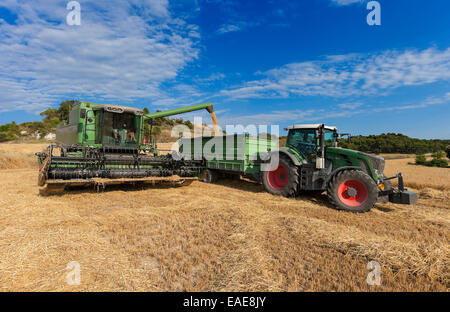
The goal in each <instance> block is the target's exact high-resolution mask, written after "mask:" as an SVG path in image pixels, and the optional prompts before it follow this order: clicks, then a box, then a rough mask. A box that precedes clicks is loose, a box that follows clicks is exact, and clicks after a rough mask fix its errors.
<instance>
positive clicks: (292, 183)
mask: <svg viewBox="0 0 450 312" xmlns="http://www.w3.org/2000/svg"><path fill="white" fill-rule="evenodd" d="M262 184H263V186H264V189H265V190H266V191H267V192H269V193H270V194H273V195H281V196H284V197H289V196H295V193H296V191H297V186H298V167H297V166H296V165H294V164H293V163H292V161H291V160H290V159H287V158H286V157H280V159H279V163H278V167H277V168H276V169H275V170H273V171H263V172H262Z"/></svg>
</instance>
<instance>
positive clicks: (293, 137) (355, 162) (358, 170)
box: [261, 124, 417, 212]
mask: <svg viewBox="0 0 450 312" xmlns="http://www.w3.org/2000/svg"><path fill="white" fill-rule="evenodd" d="M285 130H287V131H288V135H287V141H286V146H285V147H282V148H280V149H279V151H271V152H269V153H267V154H266V155H265V157H264V161H265V162H269V161H270V160H271V158H272V157H278V164H277V165H276V167H275V168H271V170H268V171H261V181H262V184H263V185H264V188H265V189H266V190H267V192H269V193H271V194H274V195H282V196H295V195H297V194H298V193H300V192H303V191H312V192H320V193H321V192H323V191H326V192H327V196H328V199H329V201H330V203H331V204H332V205H333V206H335V207H336V208H337V209H340V210H346V211H353V212H366V211H369V210H370V209H371V208H372V207H373V206H374V204H375V203H376V202H377V201H381V202H386V201H391V202H394V203H398V204H414V203H416V202H417V194H416V193H414V192H411V191H407V190H405V188H404V185H403V177H402V175H401V173H399V174H397V175H396V176H394V177H389V178H388V177H386V176H385V175H384V174H383V171H384V166H385V160H384V158H383V157H380V156H376V155H372V154H368V153H363V152H359V151H354V150H350V149H345V148H340V147H338V138H339V137H340V135H339V134H338V133H337V128H336V127H330V126H325V125H324V124H310V125H295V126H291V127H288V128H286V129H285ZM396 178H397V179H398V189H394V188H393V187H392V185H391V182H390V180H392V179H396Z"/></svg>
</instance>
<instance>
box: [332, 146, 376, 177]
mask: <svg viewBox="0 0 450 312" xmlns="http://www.w3.org/2000/svg"><path fill="white" fill-rule="evenodd" d="M328 153H330V154H335V155H343V156H347V157H350V158H353V157H356V158H360V159H361V158H366V159H367V160H368V161H369V162H370V165H371V166H372V168H373V169H375V170H376V171H377V173H378V175H383V172H384V166H385V160H384V158H383V157H381V156H377V155H374V154H369V153H364V152H360V151H355V150H352V149H348V148H342V147H328V148H327V154H328Z"/></svg>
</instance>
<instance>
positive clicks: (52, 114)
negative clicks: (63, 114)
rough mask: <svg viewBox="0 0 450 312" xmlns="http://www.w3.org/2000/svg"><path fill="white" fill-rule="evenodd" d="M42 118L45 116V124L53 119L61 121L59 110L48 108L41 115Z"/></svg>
mask: <svg viewBox="0 0 450 312" xmlns="http://www.w3.org/2000/svg"><path fill="white" fill-rule="evenodd" d="M40 115H41V116H44V122H45V121H47V120H50V119H52V118H58V119H59V113H58V110H57V109H54V108H50V107H49V108H47V109H46V110H45V111H43V112H42V113H40Z"/></svg>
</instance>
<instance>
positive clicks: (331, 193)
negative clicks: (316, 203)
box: [327, 170, 378, 212]
mask: <svg viewBox="0 0 450 312" xmlns="http://www.w3.org/2000/svg"><path fill="white" fill-rule="evenodd" d="M327 196H328V199H329V201H330V203H331V204H332V205H333V206H334V207H335V208H336V209H338V210H345V211H351V212H366V211H369V210H370V209H372V207H373V206H374V205H375V203H376V201H377V197H378V188H377V185H376V184H375V182H374V181H373V180H372V178H371V177H369V176H368V175H367V174H366V173H364V172H362V171H358V170H344V171H341V172H338V173H337V174H336V175H335V176H334V177H333V178H332V179H331V181H330V183H329V184H328V188H327Z"/></svg>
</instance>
